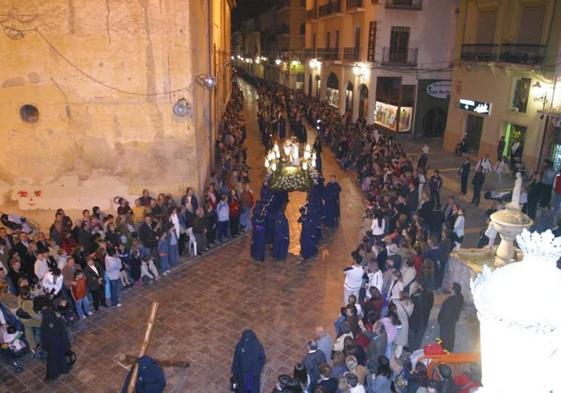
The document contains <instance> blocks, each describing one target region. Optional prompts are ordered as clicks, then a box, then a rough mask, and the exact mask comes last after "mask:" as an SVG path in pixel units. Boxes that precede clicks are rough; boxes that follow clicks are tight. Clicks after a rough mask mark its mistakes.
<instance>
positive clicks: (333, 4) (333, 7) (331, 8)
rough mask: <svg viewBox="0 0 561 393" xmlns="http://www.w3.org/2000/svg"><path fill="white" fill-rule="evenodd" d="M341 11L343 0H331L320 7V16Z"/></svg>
mask: <svg viewBox="0 0 561 393" xmlns="http://www.w3.org/2000/svg"><path fill="white" fill-rule="evenodd" d="M339 12H341V0H330V1H329V3H327V4H324V5H321V6H320V7H319V16H320V17H322V16H328V15H331V14H336V13H339Z"/></svg>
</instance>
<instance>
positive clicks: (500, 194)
mask: <svg viewBox="0 0 561 393" xmlns="http://www.w3.org/2000/svg"><path fill="white" fill-rule="evenodd" d="M484 197H485V199H491V200H493V201H497V202H500V203H507V202H510V200H511V199H512V190H510V191H487V192H486V193H485V195H484Z"/></svg>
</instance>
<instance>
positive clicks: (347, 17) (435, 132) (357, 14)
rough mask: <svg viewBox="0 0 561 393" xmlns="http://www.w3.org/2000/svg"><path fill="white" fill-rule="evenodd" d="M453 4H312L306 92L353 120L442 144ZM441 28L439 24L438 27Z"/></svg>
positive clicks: (333, 0) (395, 0) (446, 0)
mask: <svg viewBox="0 0 561 393" xmlns="http://www.w3.org/2000/svg"><path fill="white" fill-rule="evenodd" d="M457 5H458V2H457V1H455V0H385V1H368V0H308V1H307V6H306V8H307V11H306V48H307V49H306V54H307V66H306V76H305V91H306V92H307V93H308V94H309V95H314V96H318V97H320V98H321V99H322V100H327V101H328V102H329V103H330V104H331V105H333V106H334V107H337V108H338V109H339V112H340V113H341V114H348V116H351V119H352V120H356V119H357V118H364V119H366V121H367V123H368V124H373V123H374V124H376V125H378V126H379V127H380V128H382V129H385V130H387V131H389V132H400V133H411V134H416V135H420V136H423V137H429V136H442V134H443V132H444V127H445V123H446V115H447V114H446V112H447V109H448V99H449V91H450V86H451V77H452V66H451V61H452V54H453V49H454V33H455V31H456V19H457V13H456V10H457ZM435 21H438V23H435Z"/></svg>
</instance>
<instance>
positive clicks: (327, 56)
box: [317, 48, 339, 60]
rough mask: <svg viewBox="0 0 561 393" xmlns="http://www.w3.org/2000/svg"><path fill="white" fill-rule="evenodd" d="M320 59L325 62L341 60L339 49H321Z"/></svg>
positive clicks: (319, 52) (319, 51)
mask: <svg viewBox="0 0 561 393" xmlns="http://www.w3.org/2000/svg"><path fill="white" fill-rule="evenodd" d="M317 55H318V57H319V58H321V59H324V60H339V49H338V48H320V49H318V53H317Z"/></svg>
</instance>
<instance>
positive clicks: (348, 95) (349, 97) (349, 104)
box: [345, 82, 354, 113]
mask: <svg viewBox="0 0 561 393" xmlns="http://www.w3.org/2000/svg"><path fill="white" fill-rule="evenodd" d="M353 89H354V87H353V84H352V83H351V82H349V83H347V91H346V92H345V112H347V113H348V112H351V113H352V112H353Z"/></svg>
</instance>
